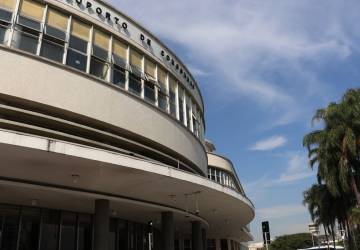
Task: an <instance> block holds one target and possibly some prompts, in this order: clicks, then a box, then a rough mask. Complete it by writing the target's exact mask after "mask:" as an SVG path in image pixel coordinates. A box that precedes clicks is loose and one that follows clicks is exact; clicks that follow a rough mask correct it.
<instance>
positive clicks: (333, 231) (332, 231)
mask: <svg viewBox="0 0 360 250" xmlns="http://www.w3.org/2000/svg"><path fill="white" fill-rule="evenodd" d="M331 234H332V239H333V245H334V250H335V249H336V243H335V230H334V226H331Z"/></svg>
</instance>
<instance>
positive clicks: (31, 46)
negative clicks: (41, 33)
mask: <svg viewBox="0 0 360 250" xmlns="http://www.w3.org/2000/svg"><path fill="white" fill-rule="evenodd" d="M38 41H39V38H38V36H37V35H34V34H29V33H25V32H21V31H15V32H14V36H13V41H12V47H14V48H17V49H20V50H24V51H27V52H29V53H32V54H36V51H37V46H38Z"/></svg>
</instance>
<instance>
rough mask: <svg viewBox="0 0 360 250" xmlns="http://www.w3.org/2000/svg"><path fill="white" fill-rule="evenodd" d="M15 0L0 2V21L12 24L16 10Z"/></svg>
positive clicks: (2, 0)
mask: <svg viewBox="0 0 360 250" xmlns="http://www.w3.org/2000/svg"><path fill="white" fill-rule="evenodd" d="M15 4H16V1H15V0H1V1H0V20H1V21H4V22H6V23H10V22H11V18H12V14H13V11H14V8H15Z"/></svg>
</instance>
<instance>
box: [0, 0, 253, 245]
mask: <svg viewBox="0 0 360 250" xmlns="http://www.w3.org/2000/svg"><path fill="white" fill-rule="evenodd" d="M161 21H162V20H161V17H159V22H161ZM179 32H180V31H179ZM0 74H1V78H0V159H1V163H0V250H152V249H154V250H241V249H246V247H245V245H244V243H245V242H248V241H250V240H252V236H251V233H250V229H249V226H248V225H249V223H250V222H251V220H252V219H253V218H254V206H253V204H252V203H251V201H250V200H249V199H248V198H247V197H246V194H245V192H244V190H243V188H242V186H241V183H240V180H239V178H238V176H237V174H236V171H235V168H234V166H233V164H232V163H231V161H230V160H229V159H227V158H226V157H223V156H221V155H219V154H217V153H215V151H214V150H215V147H214V145H213V144H212V143H211V142H210V141H208V140H205V121H204V103H203V99H202V96H201V93H200V90H199V87H198V85H197V83H196V81H195V79H194V78H193V76H192V75H191V73H190V72H189V70H188V69H187V67H186V66H185V65H184V64H183V63H182V62H181V61H180V59H179V58H178V57H177V56H176V55H175V54H174V53H173V52H172V51H171V50H170V49H169V48H167V47H166V46H165V45H164V44H163V43H162V42H161V41H159V40H158V39H157V38H156V37H155V36H154V35H152V34H151V33H150V32H149V31H147V30H146V29H145V28H143V27H142V26H141V25H139V24H138V23H137V22H136V21H134V20H133V19H131V18H130V17H128V16H127V15H125V14H123V13H121V12H120V11H118V10H116V9H115V8H113V7H112V6H111V5H109V4H107V3H104V2H102V1H99V0H0Z"/></svg>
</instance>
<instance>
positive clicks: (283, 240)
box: [270, 225, 312, 250]
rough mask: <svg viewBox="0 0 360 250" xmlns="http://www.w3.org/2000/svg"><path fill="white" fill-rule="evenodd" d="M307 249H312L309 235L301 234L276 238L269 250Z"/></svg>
mask: <svg viewBox="0 0 360 250" xmlns="http://www.w3.org/2000/svg"><path fill="white" fill-rule="evenodd" d="M289 226H290V227H291V225H289ZM309 247H312V239H311V234H308V233H301V234H291V235H284V236H280V237H277V238H276V239H275V240H274V241H273V242H272V243H271V245H270V250H296V249H302V248H309Z"/></svg>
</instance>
